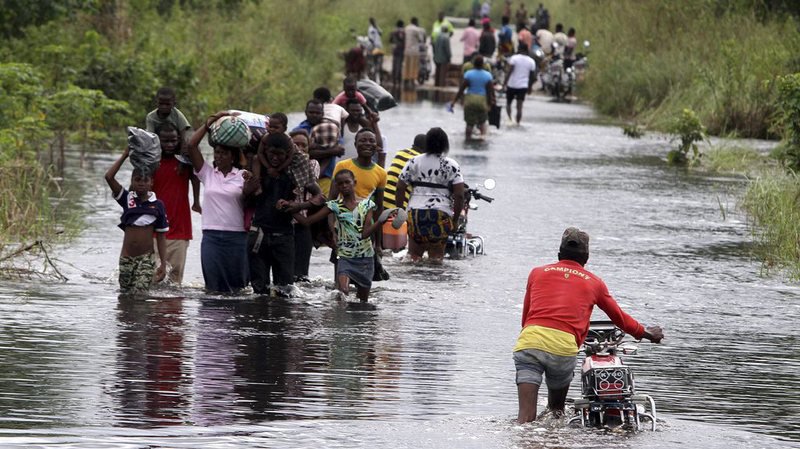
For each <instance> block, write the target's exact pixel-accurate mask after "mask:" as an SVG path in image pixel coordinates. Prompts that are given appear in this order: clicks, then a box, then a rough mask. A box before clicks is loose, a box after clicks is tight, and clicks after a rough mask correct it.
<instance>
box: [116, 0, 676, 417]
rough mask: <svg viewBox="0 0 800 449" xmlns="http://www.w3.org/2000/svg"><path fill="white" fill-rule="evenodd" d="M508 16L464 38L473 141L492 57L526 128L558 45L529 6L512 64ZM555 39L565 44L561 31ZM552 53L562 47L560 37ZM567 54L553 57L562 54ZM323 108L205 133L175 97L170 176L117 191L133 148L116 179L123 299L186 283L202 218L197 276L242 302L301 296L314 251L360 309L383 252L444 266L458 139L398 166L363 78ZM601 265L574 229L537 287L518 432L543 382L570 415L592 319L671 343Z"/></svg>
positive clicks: (422, 145)
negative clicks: (542, 63)
mask: <svg viewBox="0 0 800 449" xmlns="http://www.w3.org/2000/svg"><path fill="white" fill-rule="evenodd" d="M509 4H510V2H506V5H507V6H508V5H509ZM484 5H486V3H485V4H484ZM481 8H482V7H481ZM482 9H483V8H482ZM540 9H541V5H540ZM487 11H488V10H487ZM506 12H507V14H506V15H505V16H504V17H503V20H502V23H503V27H504V28H503V29H502V30H501V31H500V33H499V34H498V36H499V39H498V40H497V41H496V42H494V41H493V42H489V39H488V38H485V39H484V38H483V37H482V35H481V34H478V35H477V36H478V38H477V41H476V40H474V39H473V37H474V36H475V33H472V32H469V28H468V30H467V31H465V34H464V35H465V36H470V37H468V38H465V39H462V40H463V41H464V46H465V53H464V54H465V66H466V67H465V70H464V78H463V82H462V84H461V87H460V89H459V91H458V94H457V95H456V98H455V99H454V100H453V102H452V103H451V104H450V106H451V107H452V106H453V105H454V104H455V103H456V102H457V101H459V100H461V99H462V98H464V115H465V120H466V123H467V137H469V136H471V134H472V128H473V127H478V128H479V129H480V130H481V133H482V134H484V133H485V127H486V125H485V122H486V113H487V108H488V107H492V106H495V103H496V100H495V95H494V93H495V82H496V80H495V79H494V77H493V75H492V73H491V72H490V71H489V70H487V67H486V58H490V57H491V56H492V55H493V54H494V52H495V51H499V52H501V53H502V54H506V55H509V60H508V62H509V67H510V69H509V73H508V76H507V77H506V78H505V81H504V84H503V87H504V88H505V91H506V96H507V98H508V100H509V101H508V102H507V108H508V109H507V112H508V115H509V117H510V116H511V101H512V100H516V101H517V114H516V120H517V121H519V120H521V115H522V103H523V102H524V99H525V94H526V93H529V92H530V90H531V87H532V84H533V75H534V71H535V63H534V61H533V60H532V59H531V57H530V56H529V51H530V48H531V47H530V45H536V44H538V45H541V44H542V42H543V41H545V40H546V39H547V38H549V35H548V34H547V33H541V34H540V32H542V31H547V26H548V24H547V21H541V18H542V17H548V16H547V15H546V14H545V15H540V14H539V13H537V16H536V19H535V21H536V22H537V23H538V24H539V26H541V27H540V28H539V29H538V30H537V32H536V36H537V37H536V39H535V40H533V38H532V37H531V33H530V32H529V33H528V34H526V33H524V32H525V31H526V30H527V24H526V23H524V22H520V21H521V19H523V18H527V17H528V15H527V12H526V11H525V6H524V4H520V9H519V10H518V11H517V13H516V14H515V18H516V20H517V21H518V22H520V23H519V24H518V30H519V33H518V36H517V40H516V41H517V47H516V52H515V54H513V56H512V55H511V53H514V45H513V42H514V39H513V34H511V35H510V37H509V35H507V34H506V31H505V28H506V27H507V26H508V23H509V16H510V12H509V11H506ZM486 18H487V17H486V16H485V15H484V18H483V23H482V26H483V29H484V31H483V33H487V32H488V33H491V34H492V38H493V39H494V36H495V34H494V31H493V30H491V24H490V21H486V20H485V19H486ZM548 20H549V19H548ZM471 23H472V22H471ZM397 25H398V26H397V30H395V32H393V34H392V42H393V43H394V44H395V45H396V46H397V45H402V44H401V43H403V42H405V43H408V42H411V43H412V44H413V45H412V47H413V48H411V50H413V51H420V46H419V45H417V44H420V43H422V44H424V42H425V33H424V31H423V30H422V29H421V28H420V27H419V26H418V21H417V20H416V18H412V20H411V25H409V26H408V27H403V23H402V21H398V23H397ZM370 27H371V29H370V35H371V38H375V36H377V39H380V34H381V32H380V29H379V28H378V27H377V25H376V24H375V22H374V21H371V24H370ZM433 30H434V31H435V32H436V33H435V34H436V36H435V38H434V39H435V41H436V42H439V41H441V42H444V41H445V40H448V41H449V39H450V37H451V35H452V32H453V31H452V24H449V22H448V21H447V20H446V19H445V18H444V15H440V16H439V19H438V20H437V22H436V23H435V24H434V27H433ZM556 30H557V33H556V34H558V33H559V32H560V30H561V28H560V27H559V26H557V27H556ZM475 32H476V33H477V30H475ZM573 34H574V33H573ZM398 36H400V37H398ZM433 36H434V33H432V37H433ZM552 39H553V41H558V40H560V39H562V38H561V37H560V36H559V37H556V36H555V35H553V37H552ZM534 42H535V43H534ZM567 42H568V41H567ZM434 45H437V44H434ZM441 45H442V46H444V44H441ZM566 47H567V46H566V45H565V46H564V48H566ZM396 48H397V47H396ZM403 48H404V51H405V53H404V54H405V55H406V56H408V55H409V54H411V53H409V52H408V50H409V47H407V46H405V47H403ZM557 48H558V47H557V46H551V50H552V51H555V50H556V49H557ZM468 50H469V51H468ZM490 50H491V51H490ZM406 61H407V62H409V64H407V65H406V64H403V65H401V66H393V76H394V75H395V74H396V73H394V72H395V71H402V77H403V78H404V79H405V78H406V74H407V73H406V72H407V71H409V73H410V72H413V70H415V69H416V66H415V64H414V62H413V61H415V59H413V58H412V59H407V60H406ZM416 61H419V59H416ZM438 64H439V63H438V62H437V75H438V74H439V72H440V71H441V70H442V69H440V68H438ZM311 97H312V98H310V99H309V100H308V102H307V103H306V106H305V118H304V119H303V120H302V121H301V122H300V123H297V124H296V125H295V126H293V127H291V128H290V126H289V119H288V117H287V116H286V114H283V113H281V112H274V113H272V114H270V115H261V114H253V113H249V112H243V111H235V110H225V111H220V112H217V113H216V114H213V115H211V116H209V117H208V118H207V120H206V121H205V122H204V124H203V126H201V127H199V128H198V129H196V130H194V131H193V130H192V129H191V126H190V125H189V121H188V120H187V119H186V117H185V116H184V115H183V114H182V113H181V111H180V110H179V109H178V108H177V107H176V102H177V95H176V93H175V91H174V90H172V89H170V88H162V89H159V91H158V92H157V94H156V98H155V100H156V101H155V103H156V109H155V110H153V111H152V112H150V113H149V114H148V115H147V117H146V119H145V123H146V131H147V132H150V133H152V136H153V138H154V139H155V141H157V142H158V145H159V146H160V162H159V163H158V164H157V166H149V165H137V164H134V168H133V171H132V174H131V179H130V184H129V187H128V188H125V187H123V186H122V185H121V184H120V182H119V181H118V180H117V179H116V178H117V174H118V172H119V170H120V168H121V167H122V165H123V163H124V162H125V160H126V159H128V158H129V157H132V155H131V153H132V151H133V150H132V149H131V148H126V149H125V151H124V152H123V153H122V155H121V156H120V157H119V158H118V159H117V160H116V161H115V162H114V163H113V165H112V166H111V167H110V168H109V169H108V171H107V172H106V175H105V179H106V181H107V183H108V185H109V187H110V189H111V193H112V195H113V197H114V199H115V200H116V201H117V203H118V204H119V205H120V206H121V208H122V215H121V219H120V224H119V227H120V228H121V229H122V230H123V231H124V236H123V243H122V248H121V251H120V259H119V285H120V290H121V291H122V292H123V293H140V292H143V291H146V290H148V289H149V288H150V287H151V286H152V285H154V284H157V283H160V282H169V283H171V284H175V285H180V284H181V283H182V282H183V275H184V267H185V265H186V254H187V249H188V246H189V241H190V240H191V239H192V237H193V234H192V220H191V211H195V212H196V213H199V214H201V217H202V241H201V244H200V245H201V248H200V263H201V267H202V274H203V280H204V285H205V289H206V290H207V291H209V292H218V293H237V292H240V291H242V290H243V289H245V288H247V287H248V286H250V287H251V288H252V290H253V292H255V293H256V294H260V295H289V294H290V290H289V289H287V288H286V287H287V286H289V285H291V284H293V283H295V282H302V281H307V280H308V275H309V259H310V257H311V253H312V248H313V247H315V246H317V247H319V246H328V247H330V248H331V258H330V260H331V262H332V263H333V269H334V281H335V285H336V288H337V289H338V290H339V291H340V292H341V293H342V295H344V296H347V295H348V294H349V293H350V289H351V285H354V286H355V289H356V292H355V293H356V297H357V298H358V300H359V302H362V303H365V302H367V301H368V298H369V294H370V289H371V286H372V283H373V282H374V281H376V280H381V279H386V278H387V274H386V273H385V272H384V271H383V269H382V266H381V263H380V253H381V251H382V250H383V249H384V248H385V249H388V250H398V249H401V248H403V247H405V246H406V241H407V244H408V255H409V258H410V259H411V260H412V261H418V260H420V259H422V258H423V257H424V256H425V254H426V253H427V256H428V258H429V259H430V260H432V261H434V262H437V263H441V261H442V260H443V258H444V250H445V245H446V241H447V238H448V235H449V234H450V233H451V232H452V231H453V230H454V228H455V227H456V225H457V223H458V220H459V215H460V214H461V213H462V212H463V208H464V193H465V184H464V179H463V176H462V174H461V169H460V166H459V164H458V163H457V162H456V161H455V160H453V159H452V158H450V157H448V156H447V155H448V151H449V148H450V140H449V137H448V135H447V134H446V133H445V131H444V130H442V129H441V128H431V129H429V130H428V131H427V132H426V133H425V134H418V135H416V136H415V137H414V140H413V144H412V145H411V146H410V147H409V148H406V149H402V150H400V151H397V153H396V154H395V155H394V157H393V159H392V160H391V162H389V165H388V168H387V167H386V162H387V146H386V142H385V139H384V138H383V136H382V134H381V131H380V125H379V122H380V120H379V115H378V113H377V111H374V110H372V108H371V107H370V105H369V102H368V101H367V99H366V98H365V96H364V95H363V94H362V93H361V92H359V90H358V88H357V83H356V79H354V78H351V77H348V78H346V79H345V80H344V82H343V85H342V91H341V93H339V94H338V95H336V96H333V95H332V93H331V92H330V90H329V89H327V88H326V87H320V88H317V89H315V90H314V91H313V93H312V94H311ZM204 139H207V140H208V143H209V145H210V146H211V148H212V150H213V153H212V154H213V157H212V160H211V161H207V160H206V159H205V157H204V156H203V153H202V152H201V150H200V146H201V143H202V142H203V140H204ZM201 184H202V186H203V198H202V204H201V198H200V185H201ZM190 196H191V198H192V202H191V205H190ZM405 229H407V239H406V235H405V233H404V232H403V230H405ZM398 231H400V232H398ZM588 257H589V236H588V234H586V233H585V232H583V231H580V230H578V229H576V228H568V229H567V230H566V231H565V232H564V234H563V235H562V238H561V244H560V247H559V253H558V262H556V263H553V264H548V265H545V266H541V267H537V268H534V269H533V270H532V271H531V273H530V276H529V278H528V283H527V289H526V293H525V298H524V305H523V311H522V329H521V332H520V334H519V337H518V339H517V343H516V345H515V347H514V362H515V365H516V373H517V374H516V383H517V389H518V397H519V413H518V418H517V419H518V421H519V422H528V421H532V420H534V419H536V417H537V399H538V392H539V387H540V385H541V384H542V382H543V381H544V379H545V378H546V382H547V385H548V390H549V395H548V409H550V410H551V411H552V412H553V413H555V414H560V413H563V410H564V401H565V398H566V394H567V391H568V388H569V385H570V382H571V380H572V377H573V373H574V368H575V365H576V354H577V353H578V348H579V347H580V345H581V344H582V343H583V340H584V339H585V338H586V334H587V331H588V328H589V317H591V312H592V309H593V307H594V306H595V305H597V306H598V307H600V308H601V309H602V310H603V311H605V312H606V313H607V314H608V316H609V317H610V318H611V320H612V321H613V322H614V323H615V324H616V325H617V326H619V327H620V328H621V329H622V330H623V331H625V332H626V333H628V334H630V335H632V336H634V337H636V338H647V339H649V340H651V341H653V342H656V343H658V342H660V341H661V339H662V338H663V336H664V335H663V331H662V329H661V328H660V327H658V326H644V325H642V324H640V323H639V322H638V321H636V320H634V319H633V318H632V317H630V316H629V315H628V314H626V313H625V312H624V311H622V310H621V309H620V307H619V306H618V304H617V303H616V301H615V300H614V299H613V297H611V295H610V294H609V292H608V289H607V287H606V285H605V284H604V283H603V281H602V280H600V279H599V278H598V277H597V276H596V275H594V274H593V273H591V272H589V271H588V270H586V269H585V267H584V266H585V264H586V262H587V261H588Z"/></svg>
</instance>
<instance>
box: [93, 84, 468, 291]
mask: <svg viewBox="0 0 800 449" xmlns="http://www.w3.org/2000/svg"><path fill="white" fill-rule="evenodd" d="M176 101H177V98H176V94H175V92H174V90H172V89H170V88H162V89H160V90H159V91H158V93H157V95H156V104H157V108H156V109H155V110H154V111H152V112H151V113H150V114H148V116H147V118H146V120H145V122H146V128H147V130H148V131H151V132H152V133H153V137H154V138H155V137H157V139H156V140H157V142H158V145H160V151H161V154H160V162H159V163H158V165H157V167H156V168H152V167H143V166H137V165H134V169H133V172H132V175H131V182H130V185H129V187H127V188H126V187H123V186H122V185H121V184H120V183H119V182H118V181H117V179H116V175H117V173H118V171H119V170H120V168H121V167H122V165H123V162H124V161H125V160H126V159H128V158H129V156H131V154H132V151H133V152H135V151H136V149H135V148H134V149H133V150H132V149H130V148H126V150H125V151H124V152H123V154H122V155H121V156H120V158H119V159H118V160H117V161H116V162H115V163H114V164H113V165H112V166H111V167H110V168H109V170H108V171H107V173H106V175H105V179H106V181H107V182H108V184H109V187H110V188H111V191H112V195H113V196H114V199H115V200H116V201H117V202H118V203H119V204H120V206H121V207H122V209H123V214H122V217H121V223H120V227H121V228H122V229H123V230H124V238H123V245H122V249H121V253H120V265H119V267H120V270H119V271H120V274H119V283H120V288H121V291H123V292H137V291H142V290H147V289H148V288H149V287H150V286H151V285H152V284H154V283H158V282H162V281H164V280H167V281H169V282H171V283H173V284H181V282H182V281H183V274H184V267H185V264H186V253H187V249H188V245H189V241H190V240H191V239H192V226H191V216H190V214H191V212H190V210H194V211H195V212H197V213H201V214H202V234H203V238H202V242H201V247H200V262H201V266H202V272H203V279H204V283H205V288H206V290H208V291H211V292H222V293H228V292H238V291H240V290H241V289H243V288H245V287H247V286H248V285H250V286H251V287H252V289H253V291H254V292H255V293H257V294H278V295H286V294H289V291H288V289H286V288H285V287H286V286H288V285H290V284H293V283H294V282H298V281H307V280H308V270H309V259H310V257H311V254H312V249H313V247H314V246H322V245H325V246H329V247H331V248H332V249H333V251H332V255H331V261H332V262H333V263H334V267H335V280H336V285H337V288H338V289H339V290H340V291H341V292H342V293H343V294H345V295H347V294H348V293H349V291H350V285H351V284H354V285H355V286H356V290H357V291H356V295H357V297H358V298H359V300H360V301H362V302H366V301H367V298H368V296H369V292H370V288H371V285H372V282H373V280H381V279H386V276H387V274H386V273H385V271H383V269H382V265H381V264H380V257H379V253H380V250H381V249H382V248H383V247H384V246H386V247H387V248H388V249H395V250H399V249H401V248H403V247H405V245H406V239H405V238H402V239H399V240H398V239H395V240H392V239H389V240H387V242H388V243H387V244H386V245H384V240H383V239H382V238H381V233H382V230H383V228H384V227H385V228H387V231H391V232H387V234H391V235H392V236H395V237H396V236H397V235H398V232H397V230H396V228H401V229H402V230H403V231H404V230H405V229H408V231H407V232H408V237H409V239H408V240H409V256H410V258H411V259H412V260H415V261H416V260H419V259H420V258H422V257H423V255H424V254H425V253H426V252H427V254H428V256H429V258H430V259H431V260H433V261H435V262H440V261H441V260H442V259H443V257H444V247H445V243H446V240H447V236H448V234H449V233H450V232H451V230H452V229H454V227H455V224H456V223H457V220H458V217H459V214H460V212H461V210H462V209H463V204H464V203H463V200H464V188H463V182H464V181H463V178H462V176H461V171H460V167H459V165H458V164H457V163H456V162H455V161H454V160H452V159H450V158H448V157H447V152H448V150H449V138H448V136H447V134H446V133H445V132H444V131H443V130H442V129H441V128H432V129H430V130H429V131H428V132H427V133H426V134H420V135H418V136H416V137H415V139H414V144H413V146H411V147H410V148H407V149H404V150H401V151H399V152H398V154H397V156H396V157H395V158H394V159H393V160H392V161H391V164H390V166H389V169H388V173H387V170H386V169H385V165H386V154H387V152H386V149H385V148H386V139H385V138H383V137H382V136H381V132H380V127H379V124H378V122H379V116H378V113H377V112H376V111H374V110H372V109H371V108H370V106H369V105H368V101H367V99H366V97H365V96H364V95H363V94H362V93H361V92H360V91H358V89H357V88H356V83H355V80H354V79H351V78H347V79H345V81H344V82H343V89H342V92H341V93H340V94H339V95H337V96H335V97H333V96H332V95H331V93H330V91H329V90H328V89H327V88H325V87H320V88H318V89H316V90H314V92H313V98H312V99H311V100H309V101H308V102H307V104H306V108H305V119H304V120H302V121H301V122H300V123H298V124H297V125H296V126H295V127H294V128H293V129H292V130H291V131H289V126H288V125H289V124H288V118H287V116H286V115H285V114H283V113H281V112H275V113H273V114H270V115H264V114H253V113H249V112H243V111H235V110H231V111H220V112H218V113H216V114H213V115H211V116H210V117H208V119H207V120H206V121H205V123H204V124H203V126H201V127H199V128H198V129H197V130H194V131H192V130H191V126H190V125H189V122H188V120H187V119H186V117H185V116H184V115H183V114H182V113H181V111H180V110H178V108H177V107H175V104H176ZM204 139H208V141H209V144H210V145H211V147H212V149H213V159H212V160H211V161H207V160H206V158H205V157H204V156H203V154H202V152H201V151H200V144H201V142H202V141H203V140H204ZM133 162H134V161H133V159H132V163H133ZM442 167H445V168H446V169H447V170H438V171H437V173H436V174H434V175H432V174H431V169H432V168H440V169H441V168H442ZM200 185H202V186H203V198H202V207H201V200H200ZM387 190H388V191H389V192H390V196H389V197H385V196H384V193H385V191H387ZM190 191H191V198H192V206H191V207H190V203H189V199H190ZM409 194H410V198H409V199H408V201H407V200H406V198H407V197H408V196H409ZM406 205H408V211H407V212H406ZM384 210H385V211H386V212H385V213H384ZM406 217H408V218H407V219H406ZM403 237H405V235H403Z"/></svg>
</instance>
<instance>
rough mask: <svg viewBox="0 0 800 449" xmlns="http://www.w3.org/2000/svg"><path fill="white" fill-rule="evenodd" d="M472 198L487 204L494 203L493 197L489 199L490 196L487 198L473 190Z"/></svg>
mask: <svg viewBox="0 0 800 449" xmlns="http://www.w3.org/2000/svg"><path fill="white" fill-rule="evenodd" d="M472 196H473V197H474V198H475V199H478V200H483V201H486V202H487V203H491V202H492V201H494V198H492V197H488V196H486V195H482V194H481V193H480V192H478V191H477V190H473V191H472Z"/></svg>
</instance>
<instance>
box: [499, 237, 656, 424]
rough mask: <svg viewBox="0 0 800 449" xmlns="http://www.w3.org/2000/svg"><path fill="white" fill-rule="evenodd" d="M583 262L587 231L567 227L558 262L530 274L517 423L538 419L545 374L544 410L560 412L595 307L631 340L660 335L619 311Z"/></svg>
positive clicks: (519, 354) (517, 354)
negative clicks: (546, 394)
mask: <svg viewBox="0 0 800 449" xmlns="http://www.w3.org/2000/svg"><path fill="white" fill-rule="evenodd" d="M587 260H589V235H588V234H587V233H585V232H583V231H581V230H579V229H577V228H573V227H570V228H567V229H566V230H565V231H564V234H563V235H562V237H561V246H560V248H559V250H558V262H557V263H553V264H549V265H544V266H540V267H536V268H534V269H533V270H532V271H531V273H530V275H529V276H528V285H527V288H526V291H525V302H524V306H523V308H522V332H520V334H519V337H518V338H517V344H516V345H515V346H514V364H515V365H516V369H517V376H516V382H517V394H518V397H519V414H518V416H517V421H518V422H519V423H526V422H530V421H534V420H535V419H536V401H537V399H538V396H539V386H540V385H541V384H542V379H543V376H544V377H546V378H547V392H548V398H547V408H548V409H550V410H551V411H552V412H553V414H554V415H556V416H561V415H563V414H564V403H565V402H566V399H567V392H568V391H569V384H570V382H571V381H572V376H573V373H574V371H575V366H576V363H577V354H578V348H579V347H580V346H581V345H582V344H583V341H584V340H585V339H586V335H587V333H588V332H589V320H590V319H591V316H592V309H593V308H594V306H595V305H597V306H598V307H600V309H602V310H603V311H604V312H605V313H606V315H608V317H609V318H610V319H611V321H613V322H614V324H615V325H616V326H617V327H619V328H620V329H622V330H623V331H624V332H625V333H627V334H629V335H632V336H633V337H634V338H637V339H642V338H646V339H648V340H650V341H652V342H653V343H659V342H661V339H662V338H664V333H663V331H662V330H661V327H659V326H652V327H647V328H645V326H643V325H642V324H640V323H639V322H638V321H636V320H635V319H633V318H632V317H631V316H630V315H628V314H627V313H625V312H624V311H623V310H622V309H620V307H619V305H618V304H617V302H616V301H615V300H614V298H613V297H612V296H611V294H609V292H608V288H607V287H606V284H605V283H604V282H603V281H602V280H601V279H600V278H598V277H597V276H596V275H594V274H592V273H591V272H589V271H587V270H586V269H584V268H583V267H584V265H586V261H587Z"/></svg>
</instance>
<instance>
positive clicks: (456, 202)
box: [398, 182, 464, 225]
mask: <svg viewBox="0 0 800 449" xmlns="http://www.w3.org/2000/svg"><path fill="white" fill-rule="evenodd" d="M398 187H399V185H398ZM463 210H464V183H463V182H462V183H459V184H453V225H458V216H459V215H461V212H462V211H463Z"/></svg>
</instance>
